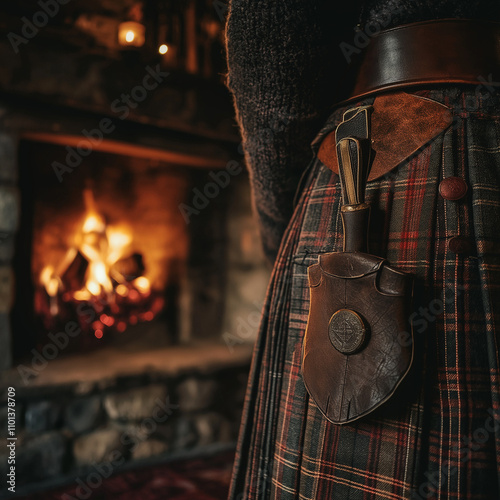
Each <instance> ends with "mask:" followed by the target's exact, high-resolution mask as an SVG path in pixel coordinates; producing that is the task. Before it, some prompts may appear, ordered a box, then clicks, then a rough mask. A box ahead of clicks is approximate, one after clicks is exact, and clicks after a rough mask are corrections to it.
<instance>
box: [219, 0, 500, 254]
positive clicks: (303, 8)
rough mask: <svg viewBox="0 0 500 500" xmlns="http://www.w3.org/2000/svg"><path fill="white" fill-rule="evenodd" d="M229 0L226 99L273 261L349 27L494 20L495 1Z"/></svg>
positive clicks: (498, 13)
mask: <svg viewBox="0 0 500 500" xmlns="http://www.w3.org/2000/svg"><path fill="white" fill-rule="evenodd" d="M348 3H349V5H346V6H338V5H333V4H334V2H331V1H328V0H286V1H277V0H231V3H230V11H229V17H228V21H227V26H226V40H227V45H226V48H227V61H228V69H229V72H228V78H227V85H228V87H229V89H230V90H231V92H232V93H233V96H234V104H235V108H236V117H237V121H238V124H239V127H240V131H241V136H242V140H243V148H244V151H245V159H246V163H247V166H248V168H249V171H250V180H251V187H252V194H253V204H254V209H255V212H256V214H257V217H258V220H259V224H260V229H261V235H262V241H263V245H264V249H265V252H266V255H267V256H268V258H269V259H270V260H271V261H272V260H274V258H275V257H276V254H277V251H278V247H279V244H280V241H281V238H282V235H283V233H284V231H285V228H286V226H287V224H288V222H289V219H290V217H291V215H292V211H293V197H294V194H295V191H296V189H297V185H298V183H299V179H300V176H301V175H302V173H303V171H304V169H305V168H306V166H307V165H308V163H309V162H310V159H311V150H310V143H311V141H312V139H313V138H314V136H315V135H316V133H317V132H318V130H319V129H320V127H321V124H322V121H323V120H324V119H325V118H326V115H327V113H328V110H329V108H330V106H331V105H332V103H333V102H335V100H336V93H335V82H336V81H338V75H339V74H341V72H342V70H343V69H344V68H345V66H346V60H345V58H344V55H343V54H342V51H341V49H340V46H341V42H347V43H351V44H353V43H354V35H355V33H354V31H353V27H354V26H355V25H356V23H358V22H359V24H360V27H361V29H363V28H364V26H366V25H367V24H369V23H375V24H378V25H379V27H382V28H384V29H386V28H389V27H392V26H397V25H400V24H406V23H410V22H417V21H424V20H430V19H442V18H476V19H477V18H485V19H490V20H492V19H496V20H500V1H499V0H425V1H422V0H418V1H414V0H367V1H364V2H362V1H359V0H358V1H356V0H355V1H354V2H352V1H351V2H348Z"/></svg>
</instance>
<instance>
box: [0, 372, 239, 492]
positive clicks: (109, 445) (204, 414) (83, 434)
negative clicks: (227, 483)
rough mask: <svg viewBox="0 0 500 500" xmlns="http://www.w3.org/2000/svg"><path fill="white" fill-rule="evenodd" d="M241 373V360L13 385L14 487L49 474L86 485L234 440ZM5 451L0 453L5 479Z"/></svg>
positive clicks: (0, 416) (3, 414)
mask: <svg viewBox="0 0 500 500" xmlns="http://www.w3.org/2000/svg"><path fill="white" fill-rule="evenodd" d="M247 375H248V363H243V364H240V365H237V366H232V367H223V366H221V367H219V368H217V369H213V370H212V371H211V372H209V373H201V372H199V371H198V370H191V371H189V372H184V373H180V374H178V375H176V376H166V375H162V374H158V373H145V374H140V375H134V376H127V377H116V378H114V379H113V380H109V379H108V380H106V381H105V382H103V381H99V382H94V383H88V384H81V383H75V384H69V385H66V386H45V387H36V388H34V387H24V388H22V389H21V388H19V389H18V390H17V394H16V407H15V408H16V415H17V417H16V419H17V421H16V424H17V427H16V434H17V436H18V441H17V443H16V444H17V446H16V477H17V488H16V490H17V491H19V488H21V490H22V486H23V485H27V484H31V485H33V483H41V484H42V483H43V482H44V481H47V480H51V479H54V478H58V479H61V478H66V479H67V480H68V482H71V481H75V478H77V477H80V478H83V481H84V482H85V478H86V477H89V475H90V474H93V476H95V475H96V474H97V475H99V474H101V475H103V476H105V474H108V472H109V471H110V470H112V472H116V470H119V469H120V467H123V466H130V465H131V464H133V463H135V462H137V463H140V461H141V460H145V459H150V458H152V457H156V458H157V459H158V460H160V459H162V458H163V457H168V456H169V455H171V454H174V453H178V452H182V451H186V450H195V449H199V450H202V449H203V448H204V447H207V446H209V445H212V444H214V443H219V444H220V443H234V442H235V441H236V438H237V434H238V428H239V421H240V414H241V408H242V406H243V399H244V388H245V385H246V379H247ZM0 423H1V428H2V429H6V428H7V406H1V407H0ZM7 451H8V450H7V449H4V450H2V451H1V454H0V470H1V474H3V477H5V474H6V473H7V467H8V466H7V456H6V452H7ZM106 471H107V472H106ZM5 487H6V486H5V484H4V485H2V486H1V488H5ZM0 496H1V491H0Z"/></svg>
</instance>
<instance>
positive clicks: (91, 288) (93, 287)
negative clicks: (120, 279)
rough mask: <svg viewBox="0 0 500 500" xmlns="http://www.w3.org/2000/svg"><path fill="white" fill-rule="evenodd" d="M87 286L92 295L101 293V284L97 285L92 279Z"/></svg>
mask: <svg viewBox="0 0 500 500" xmlns="http://www.w3.org/2000/svg"><path fill="white" fill-rule="evenodd" d="M85 286H86V287H87V290H88V291H89V292H90V293H91V294H92V295H99V294H100V293H101V287H100V286H99V283H97V281H94V280H92V279H91V280H88V281H87V283H86V284H85Z"/></svg>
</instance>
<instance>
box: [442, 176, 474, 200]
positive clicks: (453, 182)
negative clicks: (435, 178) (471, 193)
mask: <svg viewBox="0 0 500 500" xmlns="http://www.w3.org/2000/svg"><path fill="white" fill-rule="evenodd" d="M466 193H467V183H466V182H465V181H464V180H463V179H462V178H460V177H453V176H452V177H447V178H446V179H443V180H442V181H441V182H440V183H439V194H440V195H441V196H442V197H443V198H444V199H445V200H451V201H457V200H460V199H461V198H463V197H464V196H465V194H466Z"/></svg>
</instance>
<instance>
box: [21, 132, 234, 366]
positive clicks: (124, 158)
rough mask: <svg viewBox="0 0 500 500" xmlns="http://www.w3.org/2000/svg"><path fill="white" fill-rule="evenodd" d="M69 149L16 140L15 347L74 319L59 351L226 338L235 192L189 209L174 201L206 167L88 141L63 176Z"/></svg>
mask: <svg viewBox="0 0 500 500" xmlns="http://www.w3.org/2000/svg"><path fill="white" fill-rule="evenodd" d="M67 154H68V149H67V147H64V146H62V145H60V144H51V143H47V142H38V141H33V140H23V141H21V143H20V147H19V165H20V168H19V185H20V188H21V218H22V221H21V224H20V231H19V233H18V235H17V251H16V256H15V261H14V273H15V275H16V293H15V304H14V307H13V311H12V324H13V333H14V335H13V354H14V358H15V359H18V360H19V359H22V358H23V357H26V356H28V355H29V353H30V352H31V350H32V349H33V348H41V347H43V346H44V345H45V344H47V342H48V341H49V340H50V339H53V338H54V335H56V336H57V333H59V332H68V325H69V329H70V331H75V332H78V333H77V334H75V335H69V344H68V345H67V346H65V348H64V353H63V354H66V353H77V352H78V353H84V352H86V351H88V350H95V349H100V348H102V347H103V346H106V347H116V348H119V349H122V350H123V349H125V350H129V351H130V350H147V349H155V348H161V347H166V346H169V345H173V344H177V343H179V342H186V341H192V340H193V339H210V338H220V335H221V331H222V321H223V316H224V296H225V286H226V266H225V257H226V246H227V245H226V243H227V234H226V223H225V218H226V214H227V203H228V192H226V191H224V190H220V193H219V194H218V196H217V197H216V198H214V199H213V200H211V203H210V205H209V206H208V207H207V208H206V209H205V210H202V211H198V212H199V213H197V215H196V217H191V218H189V219H188V220H186V216H185V213H184V214H183V212H182V210H180V208H179V207H180V206H181V205H182V204H186V203H189V202H190V197H191V196H192V192H193V189H195V188H196V186H200V187H203V185H205V184H206V182H207V175H208V173H207V171H206V170H203V169H199V168H190V167H189V166H186V165H178V164H175V163H170V162H165V161H161V160H158V159H151V158H148V157H138V156H129V155H125V154H117V153H113V154H112V153H107V152H102V151H93V152H92V153H91V154H90V155H89V156H88V157H86V158H83V161H82V162H81V164H80V165H78V167H77V168H74V170H73V171H71V172H70V173H68V174H67V175H65V176H64V178H63V179H62V182H60V180H61V179H58V177H57V176H56V175H55V173H54V168H53V165H54V162H60V163H61V164H64V162H65V159H66V156H67ZM185 318H189V321H185ZM76 325H77V326H76Z"/></svg>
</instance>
